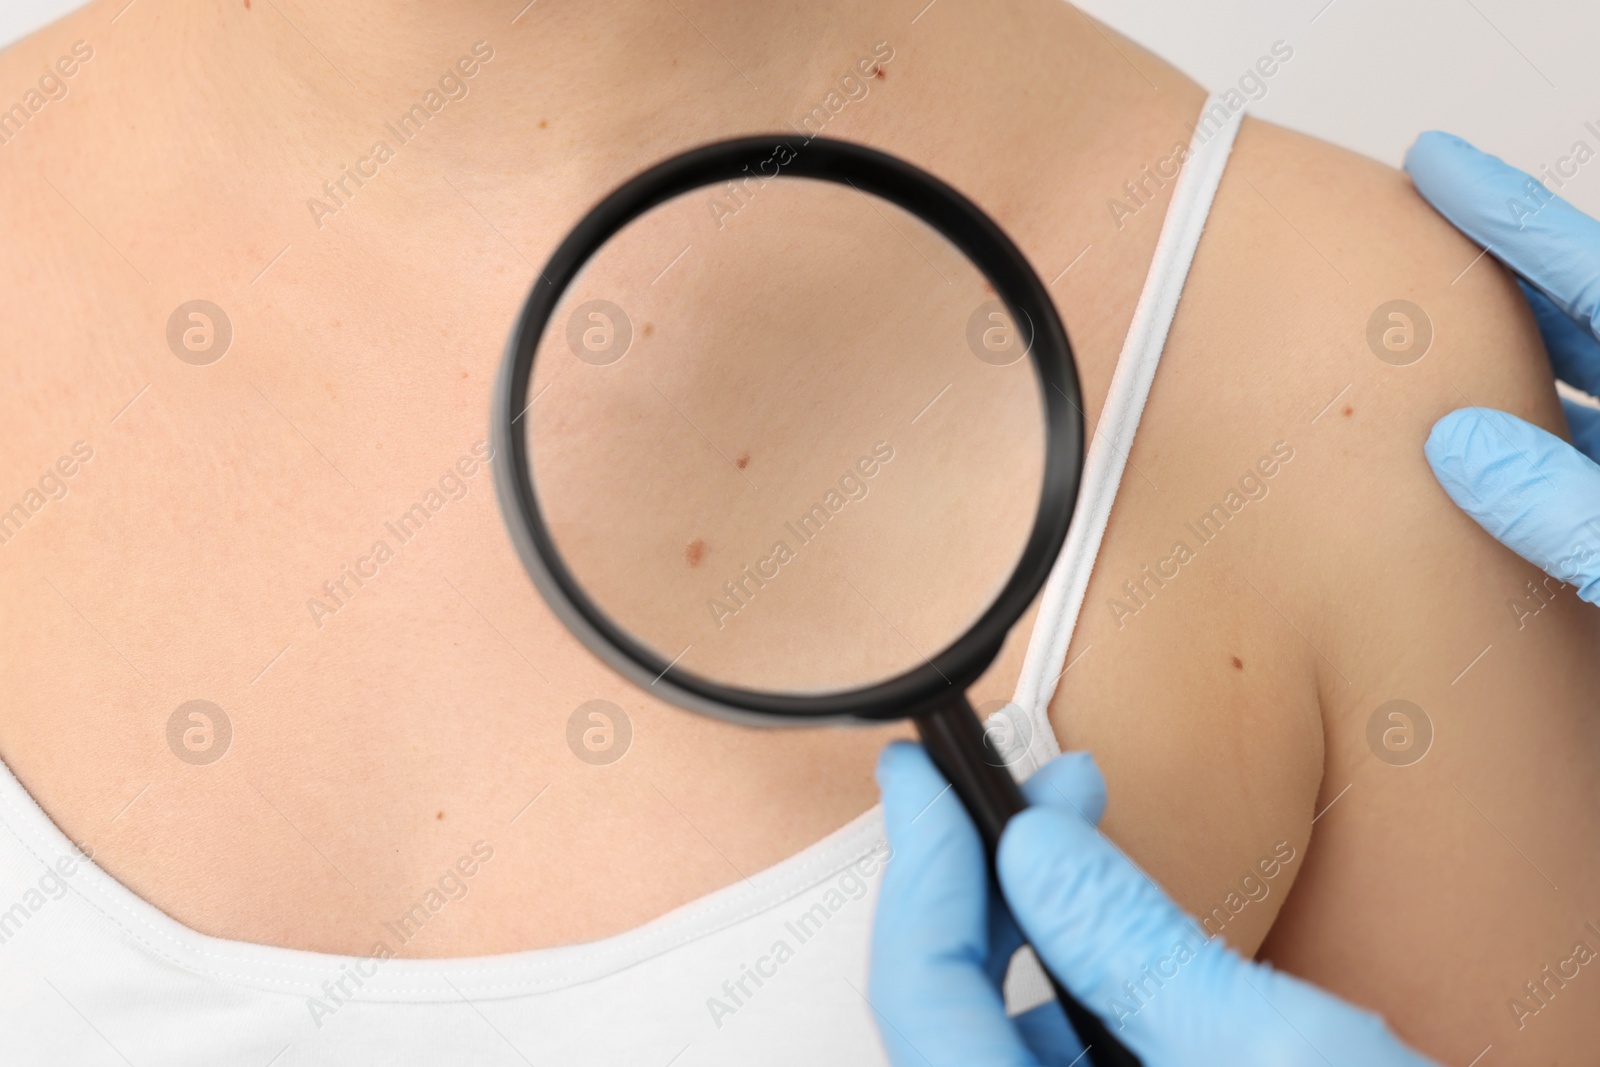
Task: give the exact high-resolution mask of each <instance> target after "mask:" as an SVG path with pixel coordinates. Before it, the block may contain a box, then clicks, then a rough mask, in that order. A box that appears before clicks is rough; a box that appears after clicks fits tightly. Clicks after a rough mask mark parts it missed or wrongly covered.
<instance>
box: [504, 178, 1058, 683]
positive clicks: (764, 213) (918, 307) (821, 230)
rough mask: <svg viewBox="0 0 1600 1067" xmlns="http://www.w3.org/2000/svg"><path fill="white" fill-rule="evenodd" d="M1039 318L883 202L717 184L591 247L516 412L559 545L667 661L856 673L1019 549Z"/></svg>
mask: <svg viewBox="0 0 1600 1067" xmlns="http://www.w3.org/2000/svg"><path fill="white" fill-rule="evenodd" d="M1028 343H1029V324H1027V323H1022V324H1020V327H1019V324H1018V323H1015V322H1013V321H1012V315H1011V312H1010V311H1009V310H1008V309H1007V308H1006V307H1005V306H1004V305H1003V304H1002V303H1001V302H1000V301H999V300H998V299H997V298H996V296H995V293H994V291H993V289H992V288H991V287H990V286H989V284H988V282H987V280H986V279H985V277H984V276H983V274H982V273H981V272H980V271H979V270H978V269H977V268H976V267H975V266H974V265H973V264H972V263H971V262H969V261H968V260H967V259H966V258H965V256H964V255H963V254H962V253H961V252H960V251H959V250H958V249H957V248H956V247H955V246H954V245H952V244H951V243H950V242H949V241H948V240H946V239H945V238H944V237H943V236H941V235H940V234H938V233H937V232H936V231H935V230H933V229H932V228H931V227H929V226H928V225H927V224H926V223H924V222H922V221H921V220H920V219H918V218H917V217H916V216H914V215H912V214H910V213H908V212H906V211H904V210H902V209H901V208H899V207H897V206H895V205H894V204H891V203H890V202H888V201H886V200H883V199H880V198H878V197H875V196H872V195H869V194H867V193H864V192H861V191H859V190H857V189H855V188H852V187H851V186H848V185H839V184H835V183H832V182H823V181H816V180H810V179H803V178H777V179H769V180H767V181H766V182H765V183H758V182H756V181H754V180H751V181H748V182H743V183H736V184H733V185H729V184H723V185H718V186H711V187H707V188H703V189H700V190H697V191H695V192H692V193H688V194H685V195H682V196H679V197H678V198H676V199H673V200H669V201H667V202H665V203H664V204H662V205H660V206H658V207H656V208H654V209H652V210H651V211H649V212H647V213H645V214H644V215H642V216H640V217H638V218H637V219H635V220H634V221H633V222H631V223H630V224H628V225H627V226H626V227H624V228H623V229H622V230H621V231H620V232H619V233H618V234H617V235H616V236H614V237H613V238H611V240H609V241H608V242H607V243H606V244H605V245H603V246H602V247H601V248H600V249H599V251H598V252H597V253H596V254H595V255H594V256H593V257H592V258H591V259H590V260H589V261H588V264H587V266H586V267H585V268H584V269H583V270H582V272H581V273H580V274H579V275H578V277H577V278H576V280H575V281H574V282H573V284H572V285H571V286H570V287H569V288H568V289H567V290H566V292H565V294H564V295H563V297H562V299H561V302H560V305H559V306H558V307H557V309H556V312H555V314H554V315H553V316H552V317H551V319H550V321H549V324H548V326H547V327H546V329H545V331H544V333H543V335H542V336H541V337H540V339H539V345H538V349H537V354H536V358H535V361H534V371H533V380H532V384H531V387H530V388H529V390H528V393H527V397H528V399H529V401H530V402H531V403H530V406H529V407H528V408H527V410H526V411H525V412H524V413H523V415H522V417H521V419H520V420H519V421H518V423H517V426H516V432H520V433H522V434H524V435H525V439H526V443H527V448H528V454H529V469H530V477H531V481H532V489H533V492H534V495H535V497H536V499H537V501H538V503H539V507H540V508H541V510H542V512H543V516H544V520H545V522H546V524H547V527H548V529H549V532H550V536H551V538H552V540H553V543H554V548H555V551H556V553H557V555H559V557H560V559H561V562H562V563H563V564H564V565H565V567H566V568H567V570H568V572H569V573H570V575H571V576H572V578H573V580H574V581H575V582H576V584H577V585H578V586H579V587H580V588H581V589H582V591H583V593H584V595H585V596H586V597H587V598H588V600H589V601H590V602H591V604H592V605H593V607H594V608H596V609H598V611H599V612H600V613H602V614H603V615H605V616H606V617H607V618H609V619H610V620H611V622H612V623H613V624H615V625H616V626H617V627H618V628H620V629H621V630H622V631H623V632H625V633H626V634H627V635H628V636H629V637H631V638H632V640H634V641H635V642H637V643H638V644H640V645H642V646H644V647H645V648H646V649H648V650H650V651H651V652H652V653H653V654H654V655H656V656H657V657H659V659H660V660H661V662H662V664H663V665H666V664H673V665H675V666H676V667H677V668H678V669H679V670H686V671H689V672H692V673H694V674H696V675H698V676H700V677H701V678H703V679H706V680H708V681H711V682H715V683H717V684H719V685H723V686H728V687H733V688H738V689H746V690H757V691H765V692H781V693H789V694H795V695H821V694H827V693H835V692H839V691H845V690H854V689H860V688H864V687H867V686H871V685H875V684H877V683H880V682H883V681H886V680H888V679H891V678H894V677H897V676H899V675H901V674H903V673H905V672H907V671H909V670H911V669H913V668H917V667H920V666H922V665H924V664H925V663H927V662H928V661H929V660H930V659H932V658H934V657H936V656H937V655H938V654H939V653H940V652H942V651H944V650H945V649H946V648H947V647H949V646H950V645H951V644H953V643H954V642H955V641H956V640H957V639H958V638H960V637H961V636H962V635H963V634H964V633H966V632H967V631H968V630H969V629H970V628H971V627H972V625H973V623H974V622H975V621H976V620H977V619H978V617H979V616H980V615H982V613H983V612H984V611H985V610H986V609H987V608H989V607H990V605H991V604H993V603H994V601H995V598H996V596H997V595H998V593H999V592H1000V590H1001V588H1002V586H1004V584H1005V583H1006V581H1007V579H1008V578H1010V577H1011V575H1012V572H1013V571H1014V570H1015V569H1016V567H1017V563H1018V560H1019V558H1020V556H1021V554H1022V551H1023V547H1024V545H1025V543H1026V541H1027V539H1028V536H1029V533H1030V531H1031V529H1032V527H1033V524H1034V521H1035V517H1036V512H1037V511H1038V507H1039V499H1040V492H1041V482H1042V478H1043V471H1044V448H1045V425H1044V402H1043V397H1042V396H1041V393H1040V389H1041V386H1040V384H1039V380H1038V377H1037V375H1036V373H1035V370H1034V367H1033V365H1032V362H1031V360H1030V359H1029V358H1028Z"/></svg>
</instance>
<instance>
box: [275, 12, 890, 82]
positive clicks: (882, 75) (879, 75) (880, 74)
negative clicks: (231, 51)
mask: <svg viewBox="0 0 1600 1067" xmlns="http://www.w3.org/2000/svg"><path fill="white" fill-rule="evenodd" d="M244 6H245V7H249V6H250V0H244ZM888 76H889V75H887V74H885V73H884V71H883V68H882V67H879V68H878V73H876V74H874V75H873V77H874V78H877V79H878V80H879V81H883V80H884V79H885V78H887V77H888Z"/></svg>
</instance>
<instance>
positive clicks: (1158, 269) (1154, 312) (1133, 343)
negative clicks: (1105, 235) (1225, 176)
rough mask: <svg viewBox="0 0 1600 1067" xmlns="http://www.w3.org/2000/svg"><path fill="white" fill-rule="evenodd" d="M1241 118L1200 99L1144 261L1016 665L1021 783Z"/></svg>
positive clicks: (1031, 763) (1034, 764) (1046, 730)
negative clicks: (1129, 320)
mask: <svg viewBox="0 0 1600 1067" xmlns="http://www.w3.org/2000/svg"><path fill="white" fill-rule="evenodd" d="M1219 114H1225V115H1227V116H1228V117H1227V118H1226V119H1224V120H1222V121H1221V122H1220V123H1218V122H1217V121H1216V118H1215V116H1217V115H1219ZM1243 117H1244V112H1243V111H1239V112H1233V111H1231V109H1229V108H1228V106H1227V105H1226V104H1224V103H1222V101H1221V100H1220V98H1218V97H1216V96H1212V97H1211V98H1210V99H1208V100H1207V101H1206V106H1205V109H1204V110H1202V111H1201V113H1200V121H1199V123H1198V125H1196V127H1195V131H1194V138H1193V140H1192V141H1191V143H1190V154H1189V158H1188V159H1187V160H1186V161H1185V164H1184V167H1183V172H1182V174H1181V175H1180V176H1179V178H1178V185H1177V188H1176V189H1174V190H1173V194H1172V204H1171V206H1170V207H1169V208H1168V209H1167V217H1166V221H1165V222H1164V223H1163V224H1162V227H1161V239H1160V241H1159V242H1158V243H1157V245H1156V254H1155V259H1154V260H1153V261H1152V262H1151V264H1150V273H1149V276H1148V277H1147V278H1146V279H1145V285H1144V292H1142V293H1141V294H1140V295H1139V304H1138V307H1137V308H1136V309H1135V310H1134V313H1133V324H1132V326H1131V327H1130V328H1129V330H1128V336H1127V339H1126V340H1125V341H1124V342H1123V346H1122V354H1121V356H1119V357H1118V359H1117V368H1116V371H1115V372H1114V373H1113V375H1112V377H1111V389H1110V392H1109V393H1108V395H1107V397H1106V404H1105V407H1104V409H1102V411H1101V413H1100V421H1099V424H1098V425H1097V426H1096V427H1095V429H1094V438H1093V441H1092V442H1091V443H1090V445H1089V452H1088V457H1087V459H1086V460H1085V462H1084V469H1083V484H1082V485H1081V486H1080V487H1079V489H1078V506H1077V511H1076V513H1075V514H1074V516H1073V520H1072V527H1071V529H1070V530H1069V531H1068V533H1067V540H1066V544H1065V545H1064V546H1063V547H1062V549H1061V555H1060V556H1059V557H1058V558H1057V559H1056V563H1055V567H1054V568H1053V569H1052V570H1051V572H1050V579H1049V581H1048V582H1047V583H1046V584H1045V587H1044V599H1043V601H1042V602H1041V604H1040V607H1039V617H1038V621H1037V622H1036V623H1035V624H1034V628H1033V635H1032V637H1031V638H1030V640H1029V642H1028V651H1027V655H1026V657H1025V658H1024V660H1023V663H1022V676H1021V678H1019V679H1018V681H1017V688H1016V693H1015V695H1014V696H1013V698H1012V702H1013V703H1014V704H1016V705H1017V706H1018V707H1019V708H1020V709H1021V710H1022V712H1023V714H1024V716H1025V718H1026V720H1027V722H1028V724H1029V726H1030V727H1031V730H1029V731H1028V732H1029V733H1030V734H1031V738H1030V739H1029V742H1028V756H1029V758H1025V759H1017V760H1016V761H1015V762H1014V763H1012V768H1013V771H1014V773H1015V774H1016V775H1017V777H1018V778H1026V777H1028V775H1030V774H1032V773H1033V771H1034V770H1036V769H1037V768H1038V767H1040V766H1043V765H1044V764H1045V763H1046V762H1048V761H1049V760H1050V759H1052V758H1054V757H1055V756H1057V755H1059V754H1060V748H1059V746H1058V745H1057V744H1056V737H1055V733H1054V732H1053V731H1052V729H1051V727H1050V716H1049V709H1050V700H1051V698H1052V697H1054V696H1055V691H1056V686H1057V684H1058V683H1059V682H1060V680H1061V676H1062V674H1064V673H1065V668H1064V667H1063V663H1064V662H1065V660H1066V656H1067V648H1068V646H1069V645H1070V644H1071V643H1072V632H1073V630H1074V628H1075V627H1076V626H1077V622H1078V615H1079V612H1080V611H1081V610H1082V608H1083V597H1084V592H1085V591H1086V590H1087V589H1088V587H1089V575H1090V573H1091V572H1092V571H1093V569H1094V561H1095V557H1096V555H1097V554H1098V553H1099V551H1100V540H1101V538H1102V537H1104V536H1105V532H1106V523H1107V522H1109V521H1110V519H1111V505H1112V502H1113V501H1114V500H1115V499H1116V496H1117V487H1118V486H1119V485H1121V484H1122V472H1123V469H1124V468H1125V467H1126V466H1127V463H1128V451H1129V449H1131V448H1132V447H1133V438H1134V434H1136V433H1137V432H1138V430H1139V419H1140V416H1141V415H1143V413H1144V405H1145V400H1146V399H1147V398H1148V397H1149V395H1150V384H1151V383H1152V382H1153V381H1154V380H1155V376H1156V367H1157V365H1158V364H1159V363H1160V362H1161V352H1162V349H1163V348H1165V347H1166V343H1167V332H1168V331H1169V330H1170V329H1171V327H1172V319H1173V316H1174V315H1175V314H1176V313H1177V310H1178V298H1179V296H1180V295H1181V294H1182V293H1183V284H1184V281H1185V280H1186V279H1187V278H1188V276H1189V265H1190V264H1191V263H1192V262H1193V261H1194V253H1195V249H1196V248H1197V247H1198V246H1199V244H1200V234H1201V231H1202V230H1204V229H1205V224H1206V217H1207V216H1208V215H1209V214H1210V213H1211V204H1212V201H1213V199H1214V198H1215V197H1216V192H1217V186H1218V184H1219V183H1220V182H1221V181H1222V172H1223V170H1224V169H1225V168H1226V167H1227V163H1228V155H1229V153H1230V152H1231V151H1232V149H1233V142H1234V137H1235V135H1236V134H1237V133H1238V132H1239V124H1240V122H1241V120H1242V119H1243ZM1083 651H1084V652H1087V651H1088V649H1084V650H1083ZM1082 654H1083V652H1080V653H1079V655H1080V656H1081V655H1082ZM1017 740H1018V742H1020V741H1021V740H1022V739H1021V738H1017Z"/></svg>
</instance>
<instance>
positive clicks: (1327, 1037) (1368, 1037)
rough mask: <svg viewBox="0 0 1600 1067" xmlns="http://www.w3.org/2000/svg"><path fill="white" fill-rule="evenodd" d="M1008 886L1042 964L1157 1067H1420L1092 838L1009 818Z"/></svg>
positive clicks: (1003, 868) (1066, 815) (1384, 1034)
mask: <svg viewBox="0 0 1600 1067" xmlns="http://www.w3.org/2000/svg"><path fill="white" fill-rule="evenodd" d="M999 872H1000V883H1001V885H1002V887H1003V888H1004V890H1005V894H1006V899H1007V900H1008V901H1010V903H1011V907H1012V911H1013V913H1014V914H1015V915H1016V917H1017V921H1018V922H1019V923H1020V924H1021V926H1022V928H1023V930H1024V932H1025V933H1026V934H1027V935H1028V937H1029V939H1030V940H1031V941H1032V943H1033V945H1034V947H1035V949H1036V950H1038V951H1039V953H1040V955H1041V957H1042V958H1043V959H1044V960H1045V962H1046V964H1047V965H1048V966H1049V967H1050V969H1051V971H1052V972H1054V973H1055V975H1056V977H1057V978H1058V979H1059V980H1060V981H1061V982H1062V983H1063V984H1064V985H1066V986H1067V988H1068V989H1070V990H1071V991H1072V992H1073V993H1074V994H1075V995H1076V996H1077V997H1078V998H1079V999H1080V1000H1081V1001H1082V1002H1083V1004H1084V1005H1085V1006H1086V1007H1088V1008H1089V1009H1090V1010H1092V1011H1095V1012H1098V1013H1099V1014H1100V1015H1101V1017H1102V1018H1104V1019H1105V1021H1106V1023H1107V1025H1108V1026H1109V1028H1110V1029H1111V1031H1112V1032H1113V1033H1114V1034H1115V1035H1116V1036H1117V1037H1118V1038H1120V1039H1121V1040H1122V1041H1123V1042H1124V1043H1125V1044H1126V1045H1127V1046H1128V1047H1129V1049H1130V1050H1131V1051H1132V1052H1133V1053H1134V1054H1135V1055H1136V1056H1138V1057H1139V1058H1140V1059H1141V1060H1143V1062H1144V1063H1146V1064H1150V1065H1163V1064H1177V1063H1186V1064H1187V1063H1193V1064H1224V1063H1227V1064H1239V1063H1250V1064H1254V1063H1271V1064H1273V1065H1274V1067H1302V1065H1304V1067H1310V1065H1312V1064H1316V1065H1318V1067H1327V1064H1333V1065H1335V1067H1420V1065H1422V1064H1424V1063H1425V1062H1426V1061H1424V1060H1422V1059H1421V1058H1420V1057H1417V1056H1416V1055H1415V1054H1414V1053H1412V1052H1410V1051H1409V1050H1407V1049H1405V1048H1404V1046H1402V1045H1400V1044H1399V1043H1398V1042H1397V1041H1395V1039H1394V1038H1393V1036H1392V1035H1390V1034H1389V1032H1388V1030H1387V1028H1386V1027H1385V1026H1384V1025H1383V1022H1382V1020H1381V1019H1378V1018H1377V1017H1376V1016H1374V1015H1371V1014H1370V1013H1367V1012H1364V1011H1361V1010H1359V1009H1356V1008H1354V1007H1352V1006H1350V1005H1348V1004H1345V1003H1343V1002H1342V1001H1339V1000H1337V999H1336V998H1334V997H1330V996H1328V995H1327V994H1325V993H1322V992H1321V991H1319V990H1317V989H1315V988H1313V987H1311V986H1308V985H1306V984H1305V983H1302V982H1300V981H1298V980H1297V979H1295V978H1292V977H1290V976H1288V975H1282V974H1279V973H1277V972H1275V971H1273V970H1272V969H1271V968H1268V967H1263V966H1259V965H1256V964H1254V963H1251V962H1249V961H1247V960H1244V959H1241V958H1240V957H1239V956H1238V955H1237V954H1236V953H1234V952H1232V951H1230V950H1228V949H1227V948H1226V947H1225V946H1224V945H1223V943H1222V941H1221V939H1209V938H1207V936H1206V935H1205V933H1204V931H1203V930H1202V929H1201V928H1200V927H1199V926H1198V925H1197V924H1196V923H1195V922H1194V920H1193V919H1191V918H1190V917H1189V916H1187V915H1185V914H1184V913H1183V912H1182V911H1181V910H1179V908H1178V907H1177V905H1175V904H1174V903H1173V902H1172V901H1171V899H1169V898H1168V897H1167V895H1166V893H1165V892H1163V891H1162V890H1161V889H1159V888H1158V887H1157V886H1156V885H1155V884H1154V883H1152V882H1151V881H1150V879H1149V878H1148V877H1147V876H1146V875H1145V874H1144V872H1142V871H1140V870H1139V869H1138V868H1137V867H1136V866H1134V864H1133V863H1132V862H1131V861H1130V860H1128V859H1127V858H1126V857H1125V856H1123V855H1122V853H1121V852H1120V851H1118V850H1117V848H1116V847H1115V846H1114V845H1112V844H1111V842H1109V841H1108V840H1106V839H1105V838H1104V837H1103V836H1102V835H1101V834H1100V833H1099V831H1097V830H1096V829H1095V828H1094V827H1092V826H1090V825H1089V824H1088V823H1087V822H1085V821H1084V820H1082V819H1080V818H1078V817H1077V816H1076V815H1074V814H1073V813H1071V812H1068V811H1065V810H1063V809H1060V808H1054V809H1052V808H1044V807H1035V808H1030V809H1029V810H1027V811H1025V812H1023V813H1022V814H1020V815H1018V816H1017V817H1016V818H1014V819H1012V821H1011V823H1010V825H1009V826H1007V828H1006V832H1005V835H1004V836H1003V837H1002V838H1001V842H1000V855H999Z"/></svg>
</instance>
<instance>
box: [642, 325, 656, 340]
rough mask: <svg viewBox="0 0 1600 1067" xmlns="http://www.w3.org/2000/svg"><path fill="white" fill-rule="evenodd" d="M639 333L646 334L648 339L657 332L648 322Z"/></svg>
mask: <svg viewBox="0 0 1600 1067" xmlns="http://www.w3.org/2000/svg"><path fill="white" fill-rule="evenodd" d="M639 332H640V333H642V334H644V335H645V336H646V337H649V336H650V335H651V334H653V333H655V332H656V328H655V327H654V326H652V325H650V324H649V323H648V322H647V323H645V324H644V325H643V326H642V327H640V328H639Z"/></svg>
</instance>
